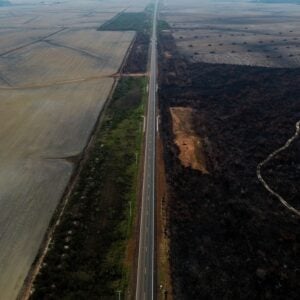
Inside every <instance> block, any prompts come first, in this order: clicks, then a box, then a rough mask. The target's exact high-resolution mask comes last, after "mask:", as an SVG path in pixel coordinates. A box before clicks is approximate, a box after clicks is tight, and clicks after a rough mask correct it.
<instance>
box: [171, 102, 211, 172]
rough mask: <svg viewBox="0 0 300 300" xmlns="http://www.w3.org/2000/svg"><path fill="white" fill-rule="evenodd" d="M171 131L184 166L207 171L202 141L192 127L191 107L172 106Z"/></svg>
mask: <svg viewBox="0 0 300 300" xmlns="http://www.w3.org/2000/svg"><path fill="white" fill-rule="evenodd" d="M170 111H171V116H172V126H173V133H174V135H175V144H176V145H177V146H178V148H179V159H180V160H181V163H182V164H183V165H184V166H185V167H190V168H192V169H194V170H198V171H200V172H202V173H207V169H206V162H205V155H204V151H203V145H202V141H201V139H200V137H199V136H197V134H196V133H195V131H194V130H193V127H192V118H193V109H192V108H190V107H172V108H171V109H170Z"/></svg>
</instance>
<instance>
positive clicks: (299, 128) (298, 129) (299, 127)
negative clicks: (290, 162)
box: [256, 120, 300, 217]
mask: <svg viewBox="0 0 300 300" xmlns="http://www.w3.org/2000/svg"><path fill="white" fill-rule="evenodd" d="M299 135H300V120H299V121H298V122H297V123H296V132H295V134H294V135H293V136H292V137H291V138H290V139H288V140H287V142H286V143H285V144H284V145H283V146H282V147H280V148H279V149H277V150H275V151H274V152H272V153H271V154H270V155H269V156H268V157H267V158H266V159H265V160H263V161H262V162H260V163H259V164H258V165H257V168H256V175H257V178H258V180H259V181H260V182H261V183H262V184H263V186H264V187H265V189H266V190H267V191H269V192H270V194H272V195H273V196H275V197H276V198H277V199H278V200H279V201H280V202H281V203H282V204H283V205H284V206H285V207H286V208H287V209H289V210H290V211H291V212H293V213H294V214H296V215H297V216H299V217H300V211H299V210H297V209H296V208H294V207H293V206H291V205H289V204H288V203H287V202H286V201H285V200H284V198H283V197H282V196H280V195H279V194H278V193H276V192H275V191H274V190H272V189H271V188H270V186H269V185H268V184H267V182H266V181H265V180H264V179H263V177H262V175H261V168H262V167H263V166H264V165H265V164H266V163H268V162H269V161H270V160H271V159H273V158H274V157H275V156H276V155H277V154H278V153H280V152H282V151H283V150H285V149H287V148H288V147H289V146H290V145H291V143H292V142H293V141H294V140H295V139H297V138H298V137H299Z"/></svg>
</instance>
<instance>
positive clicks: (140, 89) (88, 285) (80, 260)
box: [31, 78, 146, 299]
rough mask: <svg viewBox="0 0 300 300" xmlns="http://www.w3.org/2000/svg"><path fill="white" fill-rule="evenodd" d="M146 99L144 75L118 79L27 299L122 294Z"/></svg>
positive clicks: (126, 276) (125, 279)
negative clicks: (32, 290)
mask: <svg viewBox="0 0 300 300" xmlns="http://www.w3.org/2000/svg"><path fill="white" fill-rule="evenodd" d="M145 97H146V78H122V79H121V80H120V81H119V83H118V85H117V88H116V90H115V92H114V95H113V98H112V100H111V102H110V104H109V106H108V108H107V110H106V112H105V114H104V117H103V121H102V123H101V126H100V129H99V130H98V133H96V134H95V140H94V144H93V148H92V149H91V150H90V154H89V158H88V160H87V161H86V162H85V166H84V168H83V170H82V172H81V174H80V179H79V180H78V182H77V185H76V187H75V189H74V192H73V194H72V196H71V198H70V200H69V202H68V204H67V206H66V209H65V213H64V215H63V217H62V220H61V221H60V224H59V225H58V227H57V229H56V231H55V233H54V238H53V240H52V242H51V244H50V248H49V251H48V253H47V255H46V257H45V260H44V263H43V267H42V268H41V270H40V273H39V274H38V276H37V278H36V281H35V283H34V293H33V294H32V296H31V299H107V298H109V299H110V298H111V297H113V296H116V295H117V291H121V293H124V292H125V290H126V288H127V285H128V276H129V272H130V270H129V269H128V266H126V265H125V263H124V261H125V255H126V246H127V241H128V239H129V238H130V236H131V231H132V227H133V226H132V224H133V221H134V217H135V214H136V198H137V190H138V187H137V186H138V183H137V178H138V170H139V168H138V166H139V159H140V152H141V145H142V127H143V118H142V116H143V111H144V102H145Z"/></svg>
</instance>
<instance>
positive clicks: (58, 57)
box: [0, 0, 142, 300]
mask: <svg viewBox="0 0 300 300" xmlns="http://www.w3.org/2000/svg"><path fill="white" fill-rule="evenodd" d="M135 2H136V1H131V2H129V3H126V5H124V3H123V2H122V1H92V0H90V1H84V2H83V1H64V2H59V1H45V2H40V1H11V3H12V4H13V5H12V6H9V7H1V8H0V27H1V29H0V45H1V46H0V212H1V213H0V270H1V274H0V291H1V294H0V299H1V300H2V299H5V300H10V299H16V297H17V295H18V293H19V291H20V289H21V287H22V285H23V282H24V279H25V278H26V276H27V273H28V271H29V269H30V267H31V265H32V263H33V261H34V259H35V257H36V254H37V252H38V250H39V247H40V245H41V242H42V240H43V237H44V234H45V232H46V230H47V227H48V225H49V222H50V220H51V217H52V215H53V212H54V211H55V209H56V207H57V204H58V203H59V200H60V199H61V197H62V195H63V193H64V191H65V188H66V186H67V184H68V182H69V180H70V177H71V174H72V172H73V170H74V163H73V162H74V160H73V158H74V157H78V156H79V155H80V154H81V153H82V151H83V149H84V147H85V145H86V143H87V141H88V139H89V137H90V134H91V132H92V130H93V127H94V125H95V123H96V120H97V118H98V116H99V114H100V112H101V110H102V107H103V105H104V103H105V101H106V99H107V97H108V95H109V93H110V91H111V88H112V86H113V83H114V79H113V78H111V75H113V74H114V73H116V72H118V70H119V68H120V66H121V64H122V61H123V59H124V57H125V55H126V53H127V50H128V48H129V46H130V44H131V43H132V41H133V38H134V36H135V33H134V32H101V31H97V30H96V29H97V28H98V27H99V25H101V24H102V23H103V22H105V21H107V20H109V19H110V18H111V17H113V16H115V15H116V14H117V13H119V12H121V11H122V10H124V9H125V8H128V7H130V6H131V5H133V4H134V3H135ZM82 3H84V5H82ZM138 7H142V2H141V3H140V4H139V6H138Z"/></svg>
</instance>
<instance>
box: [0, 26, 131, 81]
mask: <svg viewBox="0 0 300 300" xmlns="http://www.w3.org/2000/svg"><path fill="white" fill-rule="evenodd" d="M90 31H91V32H89V31H79V32H75V33H74V32H70V33H69V32H67V33H65V34H62V35H61V36H59V40H58V42H56V39H55V36H53V37H52V39H51V40H50V41H49V42H48V41H43V42H39V43H34V44H32V45H30V46H28V47H24V48H22V49H19V50H18V51H13V52H11V53H9V54H7V55H4V56H2V57H0V70H1V73H2V74H3V76H4V78H5V79H6V81H7V82H8V83H9V85H12V86H15V87H28V86H29V87H30V86H33V85H42V84H43V85H51V84H54V83H57V82H60V81H71V80H79V79H83V78H87V77H95V76H110V75H112V74H113V73H114V72H115V71H117V69H118V67H119V66H120V64H121V62H122V60H123V58H124V55H125V54H126V51H127V48H128V46H129V45H130V43H131V41H132V39H133V37H134V32H112V33H110V34H108V33H107V32H106V33H102V32H99V31H96V30H90ZM64 37H65V38H66V42H65V45H64V42H63V40H64ZM81 37H84V38H83V42H82V43H81V42H75V41H74V40H76V39H81ZM94 41H95V42H94ZM85 44H89V45H90V46H84V45H85ZM85 49H87V50H85ZM90 49H92V50H94V51H93V52H92V51H89V50H90ZM97 49H98V50H97ZM28 73H30V76H28Z"/></svg>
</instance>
